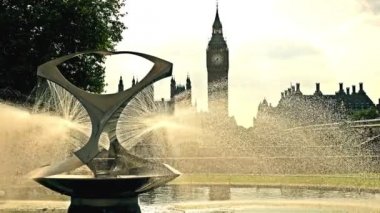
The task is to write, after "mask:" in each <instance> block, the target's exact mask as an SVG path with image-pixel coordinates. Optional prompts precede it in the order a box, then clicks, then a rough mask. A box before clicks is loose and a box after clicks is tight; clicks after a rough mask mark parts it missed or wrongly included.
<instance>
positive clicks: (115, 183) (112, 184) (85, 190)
mask: <svg viewBox="0 0 380 213" xmlns="http://www.w3.org/2000/svg"><path fill="white" fill-rule="evenodd" d="M178 176H179V174H173V175H121V176H117V177H102V178H94V177H93V176H90V175H53V176H48V177H38V178H34V180H35V181H36V182H38V183H40V184H41V185H43V186H45V187H47V188H49V189H52V190H54V191H56V192H59V193H61V194H64V195H67V196H70V197H81V198H120V197H135V196H137V195H138V194H140V193H143V192H146V191H148V190H151V189H154V188H156V187H157V186H158V183H159V185H161V184H163V183H166V182H169V181H171V180H173V179H174V178H176V177H178Z"/></svg>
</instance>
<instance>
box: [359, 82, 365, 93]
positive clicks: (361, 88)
mask: <svg viewBox="0 0 380 213" xmlns="http://www.w3.org/2000/svg"><path fill="white" fill-rule="evenodd" d="M359 92H364V90H363V82H360V83H359Z"/></svg>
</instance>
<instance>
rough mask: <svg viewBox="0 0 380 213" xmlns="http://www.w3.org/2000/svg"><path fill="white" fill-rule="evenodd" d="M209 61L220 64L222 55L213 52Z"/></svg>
mask: <svg viewBox="0 0 380 213" xmlns="http://www.w3.org/2000/svg"><path fill="white" fill-rule="evenodd" d="M211 62H212V63H213V64H215V65H220V64H222V63H223V55H221V54H218V53H217V54H214V55H213V56H211Z"/></svg>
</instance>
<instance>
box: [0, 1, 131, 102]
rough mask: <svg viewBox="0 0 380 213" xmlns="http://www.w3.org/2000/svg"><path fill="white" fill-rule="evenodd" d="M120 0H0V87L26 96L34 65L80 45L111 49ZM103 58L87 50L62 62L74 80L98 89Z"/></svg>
mask: <svg viewBox="0 0 380 213" xmlns="http://www.w3.org/2000/svg"><path fill="white" fill-rule="evenodd" d="M124 2H125V0H99V1H91V0H17V1H15V0H2V1H1V2H0V30H1V33H0V89H5V88H7V89H12V90H17V91H19V92H21V93H22V94H25V95H29V94H30V93H31V91H32V90H33V88H34V87H35V86H36V83H37V76H36V71H37V66H38V65H40V64H42V63H44V62H46V61H48V60H51V59H53V58H56V57H58V56H62V55H66V54H69V53H73V52H77V51H84V50H113V48H114V46H115V45H116V43H117V42H119V41H120V40H121V39H122V32H123V30H124V29H125V25H124V24H123V22H122V21H121V19H122V17H123V16H124V14H123V13H122V12H121V9H122V8H123V7H124V4H125V3H124ZM103 62H104V57H102V56H98V55H88V56H83V57H79V58H75V59H73V60H71V61H69V62H68V63H65V64H63V65H61V67H60V70H61V71H62V73H63V74H64V76H65V77H66V78H68V79H69V80H70V81H71V82H72V83H74V84H75V85H77V86H79V87H81V88H83V89H86V90H88V91H91V92H95V93H100V92H102V91H103V88H104V86H105V82H104V71H105V68H104V66H103Z"/></svg>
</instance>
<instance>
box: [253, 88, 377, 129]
mask: <svg viewBox="0 0 380 213" xmlns="http://www.w3.org/2000/svg"><path fill="white" fill-rule="evenodd" d="M374 107H375V104H374V103H373V102H372V100H371V99H370V98H369V97H368V95H367V94H366V92H365V91H364V88H363V83H359V91H356V86H355V85H353V86H352V92H350V88H346V91H344V89H343V83H339V90H338V91H337V92H336V93H335V94H334V95H327V94H323V93H322V91H321V87H320V84H319V83H316V86H315V92H314V94H312V95H304V94H303V93H302V92H301V89H300V84H299V83H297V84H296V86H295V87H294V86H291V87H290V88H288V89H286V90H285V91H284V92H282V93H281V99H280V101H279V103H278V105H277V106H276V107H272V106H271V105H270V104H268V102H267V101H266V100H265V99H264V100H263V102H261V103H260V104H259V107H258V113H257V117H256V120H257V121H258V120H264V119H263V117H265V119H267V120H268V118H269V117H272V118H274V117H277V118H278V117H281V118H283V120H284V119H286V120H287V121H290V122H293V124H294V125H301V124H315V123H327V122H334V121H340V120H345V119H347V116H349V115H350V114H352V113H354V112H355V111H358V110H366V109H370V108H374Z"/></svg>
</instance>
